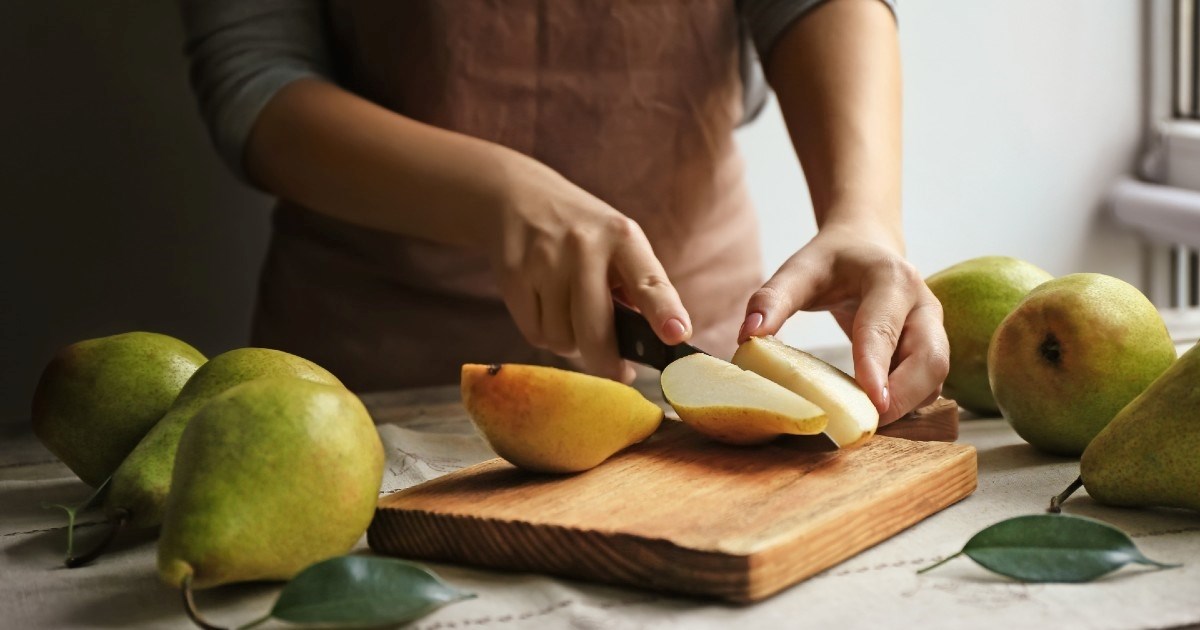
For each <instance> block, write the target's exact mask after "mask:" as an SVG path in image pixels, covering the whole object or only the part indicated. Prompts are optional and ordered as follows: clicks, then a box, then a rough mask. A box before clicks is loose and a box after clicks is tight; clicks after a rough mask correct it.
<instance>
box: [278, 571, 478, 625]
mask: <svg viewBox="0 0 1200 630" xmlns="http://www.w3.org/2000/svg"><path fill="white" fill-rule="evenodd" d="M472 597H475V595H474V594H472V593H466V592H463V591H460V590H458V589H456V588H454V587H452V586H450V585H448V584H446V583H445V582H443V581H442V580H441V579H440V578H438V576H436V575H434V574H433V573H432V572H431V571H429V569H426V568H425V567H422V566H421V565H418V564H413V563H411V562H405V561H404V560H397V559H395V558H380V557H375V556H353V555H351V556H340V557H337V558H332V559H329V560H325V561H324V562H318V563H317V564H314V565H312V566H311V567H308V568H307V569H305V570H303V571H301V572H300V574H299V575H297V576H296V577H294V578H292V581H291V582H288V583H287V585H285V586H284V587H283V591H282V592H281V593H280V594H279V599H278V600H276V602H275V607H274V608H272V609H271V616H272V617H275V618H277V619H281V620H283V621H287V622H290V623H294V624H301V625H310V626H311V625H321V626H324V625H336V626H338V627H339V628H371V627H378V626H390V625H396V624H400V623H404V622H406V621H411V620H413V619H416V618H418V617H422V616H424V615H427V614H429V613H431V612H433V611H434V610H437V609H438V608H441V607H442V606H445V605H446V604H450V603H453V602H457V601H460V600H464V599H470V598H472Z"/></svg>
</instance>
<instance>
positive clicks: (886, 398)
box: [879, 385, 892, 412]
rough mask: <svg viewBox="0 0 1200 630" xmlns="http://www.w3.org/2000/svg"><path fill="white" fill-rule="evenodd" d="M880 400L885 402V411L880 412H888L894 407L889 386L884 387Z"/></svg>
mask: <svg viewBox="0 0 1200 630" xmlns="http://www.w3.org/2000/svg"><path fill="white" fill-rule="evenodd" d="M879 399H880V400H881V401H882V402H883V409H880V410H879V411H881V412H883V411H887V410H888V409H889V408H890V407H891V406H892V400H891V394H889V393H888V386H887V385H884V386H883V394H882V395H881V396H880V397H879Z"/></svg>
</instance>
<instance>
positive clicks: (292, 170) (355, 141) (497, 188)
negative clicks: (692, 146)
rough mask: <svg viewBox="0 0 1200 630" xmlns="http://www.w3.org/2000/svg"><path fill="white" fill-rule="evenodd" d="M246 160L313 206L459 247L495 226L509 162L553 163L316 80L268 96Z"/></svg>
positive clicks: (257, 174)
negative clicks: (422, 120) (406, 114)
mask: <svg viewBox="0 0 1200 630" xmlns="http://www.w3.org/2000/svg"><path fill="white" fill-rule="evenodd" d="M245 164H246V169H247V172H248V173H249V175H250V177H251V178H252V179H253V180H254V182H255V183H256V184H258V185H259V186H262V187H263V188H264V189H266V190H268V191H270V192H272V193H274V194H276V195H279V196H281V197H284V198H287V199H291V200H294V201H296V202H298V203H301V204H303V205H305V206H307V207H309V208H311V209H313V210H316V211H318V212H321V213H324V214H328V215H331V216H334V217H336V218H338V219H342V220H344V221H347V222H350V223H354V224H357V225H361V226H365V227H370V228H375V229H378V230H384V231H388V232H393V233H397V234H405V235H409V236H415V237H419V238H423V239H427V240H431V241H435V242H439V243H445V244H451V245H460V246H478V245H481V244H482V242H483V241H484V239H486V238H487V236H488V235H489V234H494V233H495V231H496V229H497V227H496V222H497V221H498V220H499V219H498V217H497V215H498V213H499V212H498V209H499V208H500V207H501V206H502V205H503V204H504V203H505V202H506V201H505V200H506V199H507V198H508V188H509V187H510V186H511V182H512V181H513V179H514V177H513V175H514V173H513V171H514V170H524V171H531V170H533V171H536V170H538V169H544V170H546V171H550V169H548V168H546V167H544V166H542V165H541V164H538V163H537V162H536V161H534V160H532V159H529V158H527V157H525V156H522V155H520V154H518V153H516V152H515V151H512V150H510V149H507V148H505V147H502V146H500V145H496V144H493V143H490V142H486V141H483V140H479V139H477V138H472V137H469V136H465V135H463V134H459V133H455V132H452V131H446V130H444V129H439V128H437V127H432V126H430V125H426V124H423V123H420V122H417V121H414V120H412V119H409V118H405V117H403V116H400V115H398V114H396V113H394V112H391V111H389V110H387V109H384V108H383V107H380V106H379V105H376V104H374V103H371V102H369V101H367V100H365V99H363V98H360V97H358V96H356V95H354V94H352V93H350V92H348V91H346V90H343V89H342V88H340V87H338V86H336V85H333V84H330V83H327V82H324V81H320V80H316V79H304V80H299V81H296V82H294V83H291V84H289V85H288V86H287V87H285V88H283V89H282V90H280V92H279V93H278V94H276V95H275V96H274V97H273V98H272V99H271V101H270V102H269V103H268V104H267V106H266V107H265V108H264V109H263V111H262V113H261V115H260V116H259V118H258V120H257V121H256V123H255V126H254V128H253V130H252V132H251V134H250V138H249V141H248V142H247V145H246V154H245ZM551 174H552V173H551Z"/></svg>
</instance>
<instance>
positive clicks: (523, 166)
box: [486, 155, 692, 382]
mask: <svg viewBox="0 0 1200 630" xmlns="http://www.w3.org/2000/svg"><path fill="white" fill-rule="evenodd" d="M511 157H512V159H510V160H506V162H507V164H506V173H505V181H506V182H507V185H506V186H505V192H504V194H503V195H502V198H503V199H502V201H501V203H500V208H499V210H498V212H496V215H495V217H496V219H497V224H496V225H494V226H492V227H494V228H495V229H493V230H491V233H490V235H489V240H488V243H487V246H486V247H487V249H488V254H489V256H490V258H491V262H492V266H493V268H494V269H495V271H496V273H497V276H498V278H499V282H500V288H501V291H502V292H503V295H504V301H505V304H506V305H507V306H508V310H509V313H511V314H512V317H513V320H514V321H515V322H516V324H517V327H518V328H519V329H520V330H521V333H522V334H523V335H524V336H525V339H526V340H528V341H529V343H531V344H533V345H534V346H536V347H539V348H543V349H546V350H550V351H551V352H554V353H555V354H558V355H561V356H564V357H574V358H578V359H579V360H580V361H581V362H582V364H583V368H584V369H585V370H587V371H588V372H589V373H592V374H595V375H597V376H604V377H607V378H612V379H616V380H622V381H625V382H629V381H631V380H632V379H633V369H632V368H631V367H630V366H629V365H628V364H626V363H625V362H624V361H623V360H622V359H621V358H620V356H618V354H617V342H616V333H615V331H614V329H613V308H612V299H613V292H614V291H616V292H618V293H619V294H620V295H621V296H622V297H623V298H625V299H626V300H627V301H629V302H631V303H632V304H631V305H632V306H635V307H637V309H638V310H640V311H641V312H642V314H643V315H644V316H645V317H646V319H647V320H648V321H649V322H650V325H651V326H653V327H654V330H655V332H656V333H658V336H659V337H660V338H661V339H662V340H663V341H665V342H666V343H669V344H676V343H681V342H684V341H687V340H688V339H689V338H691V335H692V325H691V319H690V318H689V317H688V314H687V311H686V310H685V309H684V308H683V303H682V301H681V300H680V299H679V294H678V293H677V292H676V291H675V287H674V286H672V285H671V282H670V280H668V279H667V274H666V271H665V270H664V269H663V266H662V263H660V262H659V261H658V258H657V257H656V256H655V255H654V251H653V249H652V248H651V247H650V241H648V240H647V239H646V235H645V233H643V232H642V229H641V227H640V226H639V225H638V224H637V222H635V221H634V220H633V219H630V218H629V217H626V216H625V215H623V214H621V213H620V212H618V211H617V210H615V209H614V208H612V207H611V206H609V205H608V204H606V203H604V202H603V201H601V200H599V199H597V198H596V197H594V196H592V195H591V194H589V193H588V192H586V191H584V190H583V189H582V188H579V187H578V186H576V185H575V184H573V183H571V182H570V181H567V179H566V178H565V177H563V176H562V175H560V174H558V173H557V172H555V171H554V170H553V169H551V168H549V167H547V166H545V165H543V164H541V163H539V162H537V161H536V160H533V159H530V158H528V157H525V156H522V155H513V156H511Z"/></svg>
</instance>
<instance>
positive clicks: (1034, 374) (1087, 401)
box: [988, 273, 1175, 455]
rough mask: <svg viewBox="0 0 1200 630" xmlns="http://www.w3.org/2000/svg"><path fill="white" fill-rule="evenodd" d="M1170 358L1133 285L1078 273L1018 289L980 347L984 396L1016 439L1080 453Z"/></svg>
mask: <svg viewBox="0 0 1200 630" xmlns="http://www.w3.org/2000/svg"><path fill="white" fill-rule="evenodd" d="M1174 361H1175V345H1174V343H1173V342H1172V341H1171V337H1170V335H1169V334H1168V333H1167V327H1166V325H1165V324H1164V323H1163V320H1162V316H1160V315H1159V313H1158V310H1157V309H1156V308H1155V307H1154V305H1153V304H1151V303H1150V301H1149V300H1147V299H1146V297H1145V296H1144V295H1142V293H1141V292H1140V291H1138V290H1137V288H1135V287H1133V286H1131V285H1129V284H1127V283H1125V282H1123V281H1121V280H1119V279H1117V278H1113V277H1111V276H1105V275H1102V274H1096V273H1078V274H1072V275H1069V276H1063V277H1061V278H1056V279H1054V280H1050V281H1048V282H1046V283H1044V284H1042V285H1040V286H1039V287H1037V288H1036V289H1034V290H1033V291H1030V292H1029V295H1027V296H1025V299H1023V300H1022V301H1021V303H1020V304H1018V305H1017V308H1016V309H1014V310H1013V312H1012V313H1010V314H1009V315H1008V316H1007V317H1005V318H1004V321H1003V322H1001V324H1000V326H999V327H998V328H997V329H996V334H995V336H994V337H993V338H992V344H991V347H990V348H989V350H988V374H989V378H990V379H991V385H992V393H993V394H994V395H995V396H996V403H997V404H998V405H999V406H1000V411H1001V412H1002V413H1003V414H1004V417H1005V418H1007V419H1008V421H1009V423H1011V424H1012V427H1013V429H1015V430H1016V432H1017V434H1018V435H1020V436H1021V437H1022V438H1024V439H1025V441H1027V442H1029V443H1030V444H1032V445H1033V446H1034V447H1036V448H1038V449H1040V450H1043V451H1046V452H1049V453H1055V454H1059V455H1079V454H1081V453H1083V450H1084V449H1085V448H1086V447H1087V445H1088V442H1090V441H1091V440H1092V438H1093V437H1095V436H1096V434H1097V433H1099V432H1100V430H1101V429H1103V428H1104V426H1105V425H1107V424H1108V423H1109V421H1111V420H1112V419H1113V416H1115V415H1117V412H1118V411H1120V410H1121V408H1123V407H1124V406H1125V405H1126V404H1128V403H1129V401H1131V400H1133V399H1134V397H1136V396H1137V395H1138V394H1140V393H1142V391H1143V390H1144V389H1146V387H1147V386H1148V385H1149V384H1150V383H1151V382H1153V381H1154V379H1156V378H1158V376H1159V375H1160V374H1162V373H1163V371H1164V370H1166V369H1167V368H1168V367H1169V366H1170V365H1171V363H1173V362H1174Z"/></svg>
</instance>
